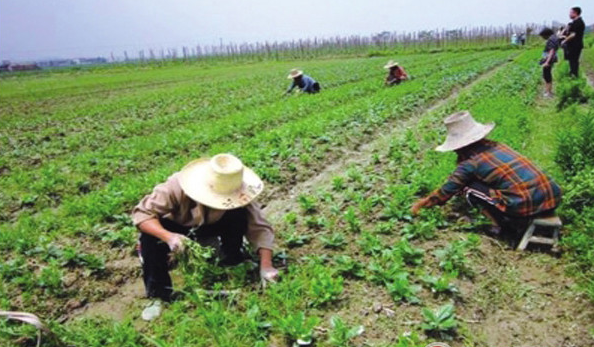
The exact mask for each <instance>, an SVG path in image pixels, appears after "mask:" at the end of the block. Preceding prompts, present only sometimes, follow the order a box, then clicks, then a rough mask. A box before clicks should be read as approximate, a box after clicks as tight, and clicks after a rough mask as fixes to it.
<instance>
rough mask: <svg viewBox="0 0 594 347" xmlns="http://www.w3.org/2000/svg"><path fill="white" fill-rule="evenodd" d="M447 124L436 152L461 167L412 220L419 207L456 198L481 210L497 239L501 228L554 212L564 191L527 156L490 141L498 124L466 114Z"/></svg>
mask: <svg viewBox="0 0 594 347" xmlns="http://www.w3.org/2000/svg"><path fill="white" fill-rule="evenodd" d="M444 123H445V125H446V127H447V129H448V135H447V138H446V141H445V143H443V144H442V145H440V146H438V147H437V148H436V150H437V151H439V152H446V151H455V152H456V154H457V155H458V159H457V164H458V167H457V168H456V170H455V171H454V172H453V173H452V175H451V176H450V177H449V178H448V181H447V182H446V183H445V184H444V185H443V186H442V187H441V188H439V189H437V190H435V191H434V192H433V193H431V194H430V195H429V196H427V197H424V198H422V199H420V200H418V201H417V202H416V203H415V204H414V205H413V206H412V208H411V212H412V213H413V214H414V215H416V214H418V213H419V211H420V209H421V208H426V207H431V206H434V205H443V204H445V203H446V202H447V201H448V200H449V199H450V198H452V197H453V196H454V195H456V194H462V195H463V196H464V197H465V198H466V201H467V202H468V204H469V205H470V206H473V207H478V208H480V209H481V210H482V212H483V214H484V215H485V216H487V217H488V218H489V219H490V220H491V221H492V222H493V226H492V227H491V233H493V234H499V233H500V232H501V230H502V228H506V229H511V230H513V229H514V228H517V227H525V226H527V225H528V223H529V222H530V220H531V219H532V218H535V217H541V216H543V217H544V216H548V215H552V214H553V213H554V210H555V209H556V208H557V206H558V205H559V203H560V201H561V188H559V186H558V185H557V184H556V183H555V182H554V181H553V179H552V178H550V177H549V176H548V175H546V174H545V173H544V172H542V171H541V170H540V169H539V168H538V167H536V165H534V164H533V163H532V162H531V161H530V160H528V159H527V158H526V157H524V156H522V155H521V154H519V153H517V152H515V151H514V150H512V149H511V148H509V147H508V146H506V145H504V144H502V143H499V142H495V141H491V140H487V139H486V137H487V135H488V134H489V133H490V132H491V131H492V130H493V128H494V127H495V124H493V123H491V124H481V123H478V122H476V121H475V120H474V119H473V118H472V116H471V115H470V113H469V112H468V111H462V112H458V113H455V114H453V115H451V116H449V117H447V118H446V119H445V121H444Z"/></svg>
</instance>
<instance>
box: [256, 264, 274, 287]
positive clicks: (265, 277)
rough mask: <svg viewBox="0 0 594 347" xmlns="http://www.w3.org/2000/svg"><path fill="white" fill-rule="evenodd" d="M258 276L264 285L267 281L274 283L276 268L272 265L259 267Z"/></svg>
mask: <svg viewBox="0 0 594 347" xmlns="http://www.w3.org/2000/svg"><path fill="white" fill-rule="evenodd" d="M260 278H261V279H262V286H264V287H265V286H266V284H267V283H268V282H270V283H275V282H276V279H277V278H278V270H277V269H275V268H274V267H272V266H266V267H260Z"/></svg>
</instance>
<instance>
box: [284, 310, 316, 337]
mask: <svg viewBox="0 0 594 347" xmlns="http://www.w3.org/2000/svg"><path fill="white" fill-rule="evenodd" d="M319 322H320V319H319V318H317V317H315V316H308V317H306V316H305V313H304V312H303V311H299V312H292V313H289V314H287V315H284V316H281V317H279V318H278V321H277V323H276V325H277V327H278V330H279V331H280V332H281V333H282V334H283V335H284V336H285V337H286V339H287V340H288V342H289V343H293V342H296V343H299V344H301V345H310V344H311V343H312V342H313V339H314V327H315V326H316V325H317V324H318V323H319Z"/></svg>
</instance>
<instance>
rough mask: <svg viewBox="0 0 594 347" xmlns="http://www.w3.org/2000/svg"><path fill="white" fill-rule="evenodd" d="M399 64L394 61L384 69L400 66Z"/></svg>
mask: <svg viewBox="0 0 594 347" xmlns="http://www.w3.org/2000/svg"><path fill="white" fill-rule="evenodd" d="M398 65H399V64H398V62H397V61H394V60H390V61H389V62H388V63H387V64H386V65H384V69H391V68H393V67H395V66H398Z"/></svg>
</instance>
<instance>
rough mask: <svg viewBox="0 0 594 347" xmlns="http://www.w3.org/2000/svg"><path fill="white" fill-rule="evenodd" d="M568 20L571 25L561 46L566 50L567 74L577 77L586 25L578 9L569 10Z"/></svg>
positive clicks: (580, 10)
mask: <svg viewBox="0 0 594 347" xmlns="http://www.w3.org/2000/svg"><path fill="white" fill-rule="evenodd" d="M569 18H571V23H569V27H568V28H567V36H566V37H565V38H564V39H563V41H562V42H561V46H562V47H564V48H567V58H566V59H567V60H568V61H569V74H570V75H571V76H573V77H578V72H579V67H580V55H581V53H582V49H583V48H584V31H585V30H586V24H585V23H584V20H583V19H582V9H581V8H579V7H572V8H571V10H569Z"/></svg>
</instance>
